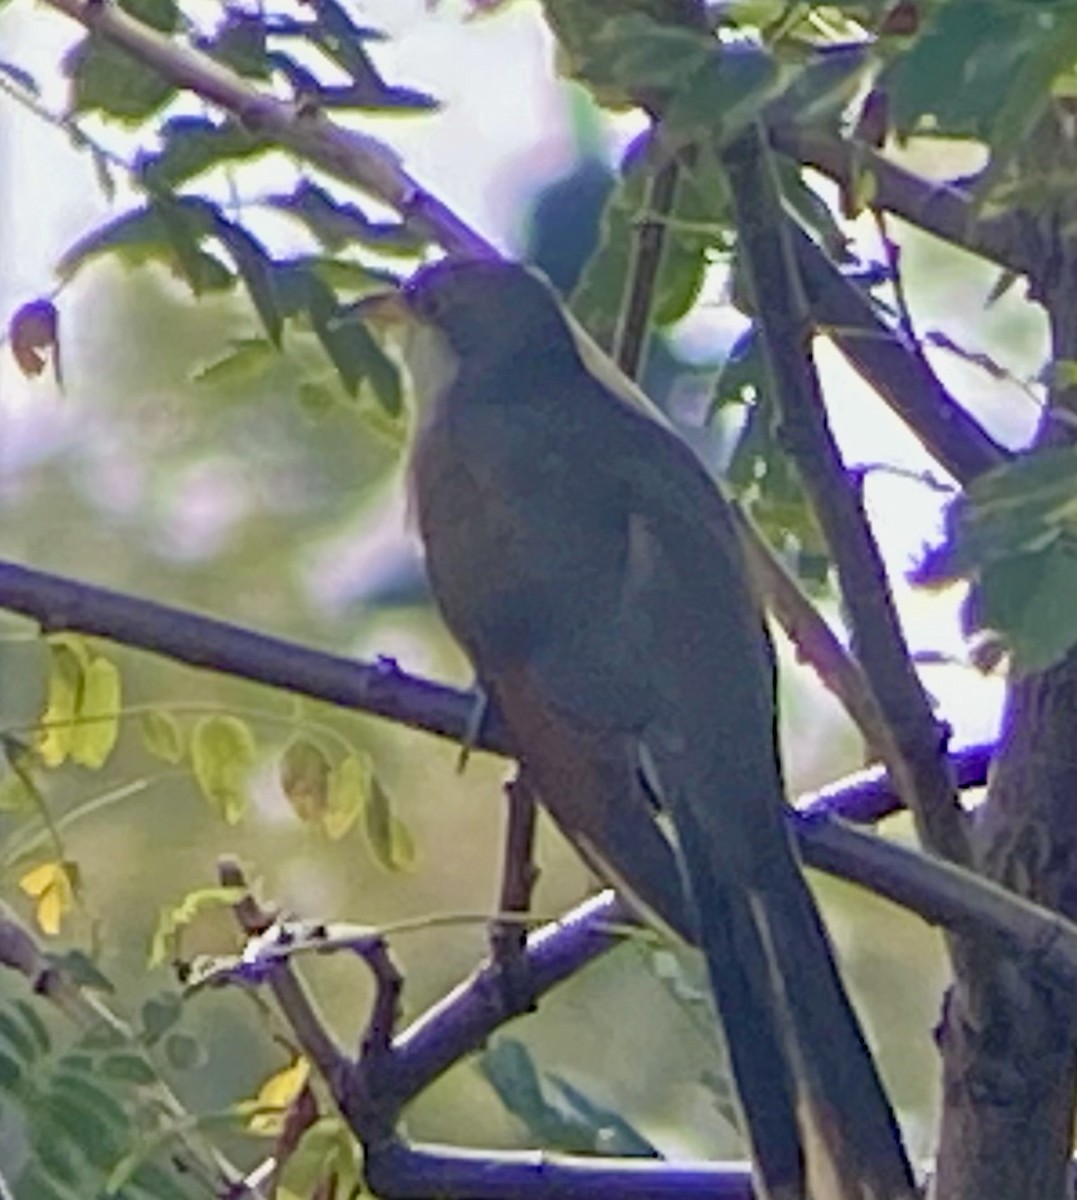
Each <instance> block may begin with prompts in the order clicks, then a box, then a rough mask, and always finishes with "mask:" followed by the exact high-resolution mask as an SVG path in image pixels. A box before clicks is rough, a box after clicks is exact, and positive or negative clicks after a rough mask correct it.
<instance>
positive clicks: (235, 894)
mask: <svg viewBox="0 0 1077 1200" xmlns="http://www.w3.org/2000/svg"><path fill="white" fill-rule="evenodd" d="M246 894H247V893H246V889H244V888H240V887H212V888H196V889H194V890H193V891H190V892H188V893H187V894H186V895H185V896H184V897H183V898H182V899H181V900H180V901H179V902H178V903H177V904H175V905H173V906H172V907H171V908H164V909H162V910H161V912H160V913H159V914H158V916H157V925H156V927H155V929H154V931H153V936H152V938H151V941H150V954H149V965H150V966H151V967H159V966H161V965H162V964H164V963H166V962H168V961H169V960H170V959H173V958H177V957H178V956H179V952H178V945H179V939H180V935H181V934H182V933H183V931H184V930H185V929H186V928H187V926H188V925H190V924H191V923H192V922H193V921H195V920H196V919H197V918H198V917H199V916H200V915H201V914H202V913H205V912H213V911H215V910H217V909H221V908H231V907H232V905H234V904H238V903H239V901H240V900H242V899H243V897H244V896H245V895H246Z"/></svg>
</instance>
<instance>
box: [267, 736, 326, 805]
mask: <svg viewBox="0 0 1077 1200" xmlns="http://www.w3.org/2000/svg"><path fill="white" fill-rule="evenodd" d="M329 773H330V765H329V759H328V757H327V756H326V753H325V751H324V750H323V749H322V748H321V747H320V746H319V745H317V744H316V743H315V742H312V741H311V740H310V739H309V738H306V737H296V738H293V739H292V740H291V741H290V742H289V743H288V745H287V746H286V747H285V750H284V753H283V754H282V755H281V760H280V772H279V777H280V786H281V790H282V791H283V792H284V794H285V796H286V797H287V798H288V803H289V804H290V805H291V806H292V810H293V811H294V812H295V814H296V816H297V817H298V818H299V819H300V820H301V821H303V822H304V823H306V824H314V823H316V822H317V823H320V822H321V821H322V819H323V817H324V816H325V813H326V810H327V808H328V805H329Z"/></svg>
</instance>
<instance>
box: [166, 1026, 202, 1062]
mask: <svg viewBox="0 0 1077 1200" xmlns="http://www.w3.org/2000/svg"><path fill="white" fill-rule="evenodd" d="M164 1052H165V1058H166V1059H167V1060H168V1065H169V1066H170V1067H172V1068H173V1070H176V1071H194V1070H196V1069H197V1068H199V1067H202V1066H205V1064H206V1063H207V1062H208V1061H209V1054H208V1053H207V1051H206V1048H205V1046H203V1045H202V1043H201V1042H200V1041H199V1040H198V1038H196V1037H192V1036H191V1034H189V1033H182V1032H180V1033H170V1034H169V1035H168V1037H166V1038H165V1041H164Z"/></svg>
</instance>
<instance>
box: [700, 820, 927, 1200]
mask: <svg viewBox="0 0 1077 1200" xmlns="http://www.w3.org/2000/svg"><path fill="white" fill-rule="evenodd" d="M679 816H680V818H681V820H680V821H678V822H677V823H678V826H679V828H678V834H679V836H678V847H679V851H680V854H681V856H682V859H683V863H682V865H683V867H684V870H685V874H686V876H687V878H688V884H689V889H690V891H691V893H692V899H693V901H694V905H695V908H696V912H697V919H698V923H699V930H700V944H701V947H702V949H703V952H704V955H705V957H706V960H707V968H708V974H709V977H710V982H711V988H712V990H713V993H714V998H715V1004H716V1006H717V1008H718V1011H719V1014H720V1016H721V1020H722V1025H723V1027H724V1029H725V1033H726V1041H727V1043H728V1046H729V1059H730V1065H731V1067H732V1070H733V1076H734V1080H735V1082H736V1085H737V1090H738V1093H739V1095H740V1100H741V1106H742V1109H743V1112H744V1119H745V1127H746V1132H747V1134H748V1137H749V1139H750V1141H751V1144H752V1151H753V1157H754V1160H755V1162H756V1168H757V1172H758V1175H759V1184H760V1190H761V1191H762V1192H763V1194H764V1195H765V1196H766V1197H767V1198H768V1200H787V1198H792V1197H796V1198H797V1200H803V1198H804V1197H811V1200H909V1198H910V1197H911V1196H913V1195H914V1183H913V1178H912V1173H911V1170H910V1168H909V1164H908V1160H907V1158H906V1157H905V1153H904V1149H903V1147H902V1142H901V1135H900V1131H899V1129H898V1126H897V1122H896V1120H895V1118H894V1115H893V1111H892V1109H891V1107H890V1103H889V1100H888V1098H887V1096H886V1093H885V1091H884V1090H883V1087H882V1084H881V1082H880V1080H879V1077H878V1074H877V1072H876V1069H875V1063H874V1060H873V1058H872V1056H871V1052H870V1050H869V1049H868V1046H867V1044H866V1042H865V1040H864V1037H863V1034H862V1032H861V1029H860V1024H859V1021H858V1019H857V1017H856V1014H855V1012H854V1010H853V1008H852V1005H851V1003H850V1001H849V998H848V996H847V994H846V991H845V987H844V985H843V983H842V980H841V976H840V975H839V973H838V968H837V964H836V963H835V960H834V956H833V952H832V950H831V946H830V940H829V937H828V936H827V933H826V929H825V927H824V926H823V923H822V918H821V917H820V915H819V911H818V909H817V907H816V905H815V901H814V899H813V897H812V894H811V892H810V890H809V888H808V885H807V882H806V880H805V879H804V877H803V875H802V873H801V871H800V868H799V866H798V865H797V863H796V861H795V859H794V858H793V856H792V852H791V851H790V856H789V861H788V864H787V866H779V865H776V869H774V870H772V871H771V872H769V873H768V875H767V878H766V879H765V880H764V881H763V884H762V886H760V887H758V888H755V889H748V888H745V887H744V886H743V884H742V883H741V882H740V881H737V882H735V883H730V881H728V880H726V879H724V878H723V877H722V873H721V872H720V871H719V870H718V869H716V865H715V862H714V859H713V857H712V856H709V855H707V854H694V853H693V847H698V846H700V845H702V844H703V839H701V838H699V837H691V836H685V835H686V831H685V830H684V829H683V820H684V818H685V816H686V814H684V813H681V814H679ZM697 832H698V831H697ZM694 859H698V861H694Z"/></svg>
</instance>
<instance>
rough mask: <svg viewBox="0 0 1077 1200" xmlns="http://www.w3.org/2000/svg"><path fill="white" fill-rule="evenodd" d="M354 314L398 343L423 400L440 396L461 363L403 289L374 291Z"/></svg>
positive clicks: (379, 333)
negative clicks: (420, 314)
mask: <svg viewBox="0 0 1077 1200" xmlns="http://www.w3.org/2000/svg"><path fill="white" fill-rule="evenodd" d="M352 315H353V316H355V317H356V318H358V319H359V320H360V321H362V322H363V323H364V324H365V325H367V326H368V327H370V328H371V329H372V330H373V332H374V333H375V334H376V335H377V336H379V337H380V338H384V339H385V340H387V341H389V342H390V343H391V344H392V345H394V346H395V347H396V349H397V351H398V352H399V354H400V357H401V359H402V360H403V364H404V368H405V370H406V371H407V373H408V376H409V377H410V379H411V383H412V387H413V389H414V392H415V394H416V396H417V397H418V398H419V400H420V401H426V400H432V399H435V398H436V397H438V396H440V395H441V394H442V392H443V391H444V390H445V389H446V388H447V387H448V386H449V384H450V383H451V382H452V380H453V378H454V377H455V375H456V370H457V367H458V365H459V364H458V362H457V359H456V355H455V354H453V352H452V350H451V349H450V348H449V344H448V342H447V341H446V340H445V337H444V335H443V334H442V333H441V331H440V330H439V329H436V328H435V327H434V326H433V325H431V324H430V323H429V322H428V321H424V320H423V319H422V318H421V317H420V316H419V315H418V313H416V311H415V309H414V308H413V307H412V306H411V305H410V304H409V303H408V298H407V294H406V293H405V292H404V291H403V290H402V289H400V288H393V289H390V290H388V291H384V292H374V293H373V294H372V295H370V296H364V297H363V299H362V300H360V301H359V302H358V303H357V304H355V305H353V306H352Z"/></svg>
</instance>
